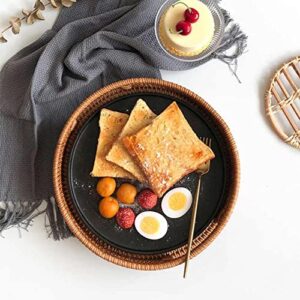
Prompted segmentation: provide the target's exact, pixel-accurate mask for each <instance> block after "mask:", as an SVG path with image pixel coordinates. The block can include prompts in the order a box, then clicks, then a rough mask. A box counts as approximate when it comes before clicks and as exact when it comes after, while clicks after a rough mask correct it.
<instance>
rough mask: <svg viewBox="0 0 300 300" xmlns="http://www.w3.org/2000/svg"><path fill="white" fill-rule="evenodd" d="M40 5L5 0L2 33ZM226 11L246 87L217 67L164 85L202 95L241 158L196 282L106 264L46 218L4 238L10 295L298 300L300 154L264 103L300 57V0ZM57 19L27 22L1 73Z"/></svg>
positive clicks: (2, 50)
mask: <svg viewBox="0 0 300 300" xmlns="http://www.w3.org/2000/svg"><path fill="white" fill-rule="evenodd" d="M32 2H33V1H31V0H26V1H25V0H5V1H4V0H2V1H1V2H0V28H2V27H4V26H5V25H6V23H7V21H8V18H9V16H11V15H13V14H15V13H16V12H17V11H18V10H19V9H20V8H23V7H25V6H26V5H27V6H28V7H30V6H31V4H32ZM223 6H224V7H226V8H228V9H229V10H230V11H231V14H232V16H233V17H234V18H235V19H236V20H237V21H238V22H239V23H240V25H241V26H242V28H243V30H244V31H245V32H246V33H247V34H248V35H249V51H248V52H247V53H246V54H245V55H244V56H243V57H241V59H240V61H239V76H240V78H241V80H242V81H243V84H238V83H237V81H236V80H235V78H234V77H233V76H232V75H231V74H230V73H229V71H228V69H227V67H226V66H225V65H224V64H222V63H220V62H218V61H214V62H210V63H208V64H206V65H205V66H201V67H199V68H197V69H194V70H190V71H185V72H176V73H175V72H163V78H164V79H167V80H170V81H174V82H177V83H179V84H181V85H183V86H186V87H187V88H189V89H191V90H193V91H195V92H196V93H198V94H200V95H201V96H202V97H203V98H204V99H206V100H207V101H208V102H209V103H210V104H211V105H212V106H213V107H214V108H215V109H216V110H217V111H218V112H219V113H220V114H221V115H222V116H223V118H224V119H225V120H226V122H227V123H228V125H229V126H230V128H231V129H232V132H233V135H234V136H235V139H236V141H237V144H238V148H239V151H240V157H241V167H242V182H241V189H240V194H239V200H238V203H237V206H236V208H235V211H234V214H233V215H232V218H231V220H230V222H229V224H228V225H227V227H226V228H225V230H224V231H223V232H222V234H221V235H220V236H219V237H218V238H217V240H216V241H215V242H214V243H213V244H212V245H211V246H210V247H209V248H208V249H207V250H206V251H204V252H203V253H202V254H201V255H199V256H198V257H197V258H196V259H194V260H192V262H191V265H190V272H189V277H188V279H186V280H183V279H182V271H183V267H182V266H179V267H176V268H173V269H170V270H165V271H160V272H155V273H153V272H138V271H134V270H127V269H124V268H121V267H118V266H115V265H113V264H110V263H108V262H106V261H104V260H102V259H100V258H98V257H97V256H95V255H94V254H92V253H91V252H89V251H88V250H87V249H85V247H83V246H82V245H81V243H80V242H79V241H77V240H76V239H75V238H74V239H69V240H66V241H62V242H54V241H52V240H51V239H47V236H46V233H45V231H44V227H43V222H44V219H43V217H41V218H38V219H36V220H35V222H34V225H33V227H32V228H30V231H29V232H28V233H27V232H24V233H23V234H22V238H21V239H20V238H19V235H18V232H17V230H15V229H12V230H10V231H8V232H5V234H4V235H5V238H3V239H2V238H0V255H1V256H0V257H1V260H0V286H1V296H0V297H1V299H32V300H33V299H45V300H46V299H57V298H58V299H59V298H60V297H68V299H72V298H73V299H80V298H83V299H89V298H91V297H92V296H95V297H98V298H99V299H144V300H146V299H155V298H154V297H159V298H163V297H164V298H166V299H183V298H184V299H188V298H190V299H192V297H193V298H194V299H195V297H196V298H198V299H243V300H247V299H273V300H274V299H284V298H286V299H299V297H300V289H299V278H300V218H299V212H300V196H299V195H300V182H299V170H300V160H299V150H295V149H293V148H291V147H289V146H287V145H285V144H284V143H283V142H281V141H280V140H279V139H278V138H277V136H276V135H275V134H274V133H273V132H272V130H271V128H270V126H269V124H268V123H267V121H266V118H265V116H264V98H263V96H264V92H265V89H266V87H267V83H268V82H269V80H270V76H271V74H272V73H273V72H274V71H275V69H276V67H278V66H279V65H281V64H282V63H283V62H285V60H288V59H290V58H291V57H293V56H296V55H300V42H299V36H300V33H299V17H300V5H299V1H298V0H289V1H271V0H264V1H257V0H247V1H229V0H224V1H223ZM56 14H57V12H55V11H54V10H51V9H49V10H48V12H47V13H46V14H45V15H46V21H44V22H40V23H38V24H35V25H32V26H25V27H24V28H22V33H21V34H20V35H19V36H17V37H13V38H10V41H9V43H8V44H6V45H4V46H3V45H0V68H1V67H2V66H3V64H4V63H5V61H6V60H7V59H8V58H9V57H10V56H12V55H13V54H14V53H16V52H17V51H18V50H20V49H21V48H23V47H24V46H25V45H27V44H29V43H30V42H31V41H33V40H35V39H36V38H38V37H39V36H40V35H41V34H42V33H43V32H44V31H45V30H46V29H47V28H49V27H50V26H51V24H52V23H53V22H54V20H55V17H56ZM6 100H7V99H6ZM1 101H3V99H1ZM71 297H72V298H71ZM157 299H158V298H157Z"/></svg>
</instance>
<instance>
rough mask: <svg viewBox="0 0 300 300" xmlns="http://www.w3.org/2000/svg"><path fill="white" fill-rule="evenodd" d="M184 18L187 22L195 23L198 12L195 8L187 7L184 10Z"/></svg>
mask: <svg viewBox="0 0 300 300" xmlns="http://www.w3.org/2000/svg"><path fill="white" fill-rule="evenodd" d="M184 18H185V20H186V21H187V22H190V23H196V22H197V21H198V20H199V12H198V10H196V9H195V8H188V9H186V10H185V12H184Z"/></svg>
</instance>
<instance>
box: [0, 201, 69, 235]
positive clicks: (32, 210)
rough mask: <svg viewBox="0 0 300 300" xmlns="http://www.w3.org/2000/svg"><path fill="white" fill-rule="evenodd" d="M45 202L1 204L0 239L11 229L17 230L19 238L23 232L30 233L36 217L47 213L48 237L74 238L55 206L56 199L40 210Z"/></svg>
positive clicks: (46, 226)
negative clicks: (29, 230)
mask: <svg viewBox="0 0 300 300" xmlns="http://www.w3.org/2000/svg"><path fill="white" fill-rule="evenodd" d="M42 203H43V201H40V202H35V203H32V204H29V203H28V202H25V203H23V202H21V201H19V202H12V201H9V202H3V201H1V202H0V237H4V235H3V232H4V231H5V230H7V229H10V228H16V229H17V230H18V232H19V236H20V237H21V236H22V230H26V231H28V227H29V226H32V224H33V221H34V219H35V218H36V217H38V216H39V215H41V214H44V213H45V228H46V231H47V234H48V236H49V237H50V236H53V238H54V240H57V241H58V240H61V239H65V238H68V237H70V236H72V233H71V232H70V230H69V228H68V227H67V225H66V223H65V222H64V220H63V217H62V216H61V214H60V212H59V209H58V207H57V206H56V204H55V199H54V197H51V198H50V199H49V201H47V207H46V208H45V209H40V207H41V205H42Z"/></svg>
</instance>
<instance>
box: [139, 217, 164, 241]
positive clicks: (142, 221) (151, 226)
mask: <svg viewBox="0 0 300 300" xmlns="http://www.w3.org/2000/svg"><path fill="white" fill-rule="evenodd" d="M134 226H135V228H136V230H137V231H138V233H139V234H140V235H142V236H143V237H145V238H146V239H149V240H159V239H161V238H162V237H164V236H165V235H166V233H167V231H168V223H167V220H166V219H165V217H164V216H162V215H161V214H159V213H157V212H154V211H145V212H142V213H140V214H139V215H138V216H137V217H136V218H135V222H134Z"/></svg>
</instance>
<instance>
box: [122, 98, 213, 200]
mask: <svg viewBox="0 0 300 300" xmlns="http://www.w3.org/2000/svg"><path fill="white" fill-rule="evenodd" d="M123 143H124V145H125V147H126V148H127V149H128V151H129V153H131V154H132V155H133V156H134V157H135V158H136V160H137V162H138V163H139V166H140V167H141V168H142V169H143V172H144V173H145V175H146V176H147V179H148V182H149V184H150V186H151V188H152V190H153V191H154V192H155V193H156V194H157V195H158V196H159V197H162V196H163V194H164V193H165V192H166V191H167V190H168V189H170V188H171V187H172V186H173V185H174V184H175V183H176V182H177V181H179V180H180V179H181V178H182V177H184V176H185V175H187V174H189V173H191V172H193V171H195V170H196V169H197V168H198V167H199V166H200V165H201V164H202V163H204V162H206V161H208V160H210V159H213V158H214V157H215V156H214V153H213V151H212V150H211V149H210V148H209V147H208V146H206V145H205V144H204V143H203V142H201V140H200V139H199V138H198V137H197V135H196V134H195V133H194V131H193V129H192V128H191V127H190V125H189V123H188V122H187V120H186V119H185V117H184V116H183V114H182V112H181V110H180V109H179V107H178V105H177V104H176V102H173V103H172V104H171V105H169V106H168V107H167V108H166V109H165V110H164V111H163V112H162V113H161V114H160V115H159V116H158V117H157V118H156V119H154V120H153V122H152V123H151V124H150V125H148V126H147V127H145V128H143V129H142V130H140V131H139V132H138V133H136V134H134V135H131V136H127V137H125V138H123Z"/></svg>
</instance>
